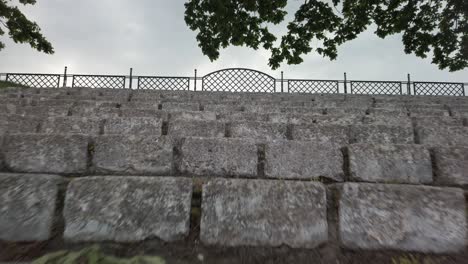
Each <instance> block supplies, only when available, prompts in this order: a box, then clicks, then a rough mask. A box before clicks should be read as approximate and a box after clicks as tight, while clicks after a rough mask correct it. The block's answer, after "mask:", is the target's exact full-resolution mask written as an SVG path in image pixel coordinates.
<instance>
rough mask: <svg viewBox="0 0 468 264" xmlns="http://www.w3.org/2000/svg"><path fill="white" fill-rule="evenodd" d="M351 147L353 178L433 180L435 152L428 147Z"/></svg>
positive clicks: (375, 180)
mask: <svg viewBox="0 0 468 264" xmlns="http://www.w3.org/2000/svg"><path fill="white" fill-rule="evenodd" d="M348 149H349V167H350V180H351V181H365V182H383V183H415V184H429V183H431V182H432V164H431V155H430V153H429V150H428V149H426V148H425V147H424V146H421V145H411V144H407V145H379V144H352V145H350V146H349V147H348Z"/></svg>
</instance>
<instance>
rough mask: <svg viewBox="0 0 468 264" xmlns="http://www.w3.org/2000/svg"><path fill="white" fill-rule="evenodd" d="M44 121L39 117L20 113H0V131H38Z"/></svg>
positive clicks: (11, 132) (10, 132)
mask: <svg viewBox="0 0 468 264" xmlns="http://www.w3.org/2000/svg"><path fill="white" fill-rule="evenodd" d="M41 122H42V119H41V118H39V117H30V116H20V115H0V132H3V133H9V134H15V133H36V132H37V131H38V128H39V126H40V124H41Z"/></svg>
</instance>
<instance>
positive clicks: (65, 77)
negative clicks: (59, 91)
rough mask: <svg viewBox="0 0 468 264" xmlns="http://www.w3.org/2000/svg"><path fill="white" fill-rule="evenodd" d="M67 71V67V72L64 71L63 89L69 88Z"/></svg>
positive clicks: (66, 68)
mask: <svg viewBox="0 0 468 264" xmlns="http://www.w3.org/2000/svg"><path fill="white" fill-rule="evenodd" d="M67 70H68V67H67V66H65V70H64V71H63V87H67Z"/></svg>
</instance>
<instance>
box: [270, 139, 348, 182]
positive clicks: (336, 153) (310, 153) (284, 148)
mask: <svg viewBox="0 0 468 264" xmlns="http://www.w3.org/2000/svg"><path fill="white" fill-rule="evenodd" d="M265 176H267V177H270V178H283V179H318V178H319V177H325V178H329V179H332V180H335V181H343V178H344V172H343V154H342V152H341V150H340V146H338V145H332V144H317V143H315V142H302V141H283V140H281V141H274V142H271V143H270V142H269V143H267V144H266V146H265Z"/></svg>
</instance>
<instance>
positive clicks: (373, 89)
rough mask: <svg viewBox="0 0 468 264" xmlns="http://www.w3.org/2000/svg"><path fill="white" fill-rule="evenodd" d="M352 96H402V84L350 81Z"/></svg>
mask: <svg viewBox="0 0 468 264" xmlns="http://www.w3.org/2000/svg"><path fill="white" fill-rule="evenodd" d="M350 83H351V93H352V94H380V95H399V94H403V89H402V82H390V81H351V82H350Z"/></svg>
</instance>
